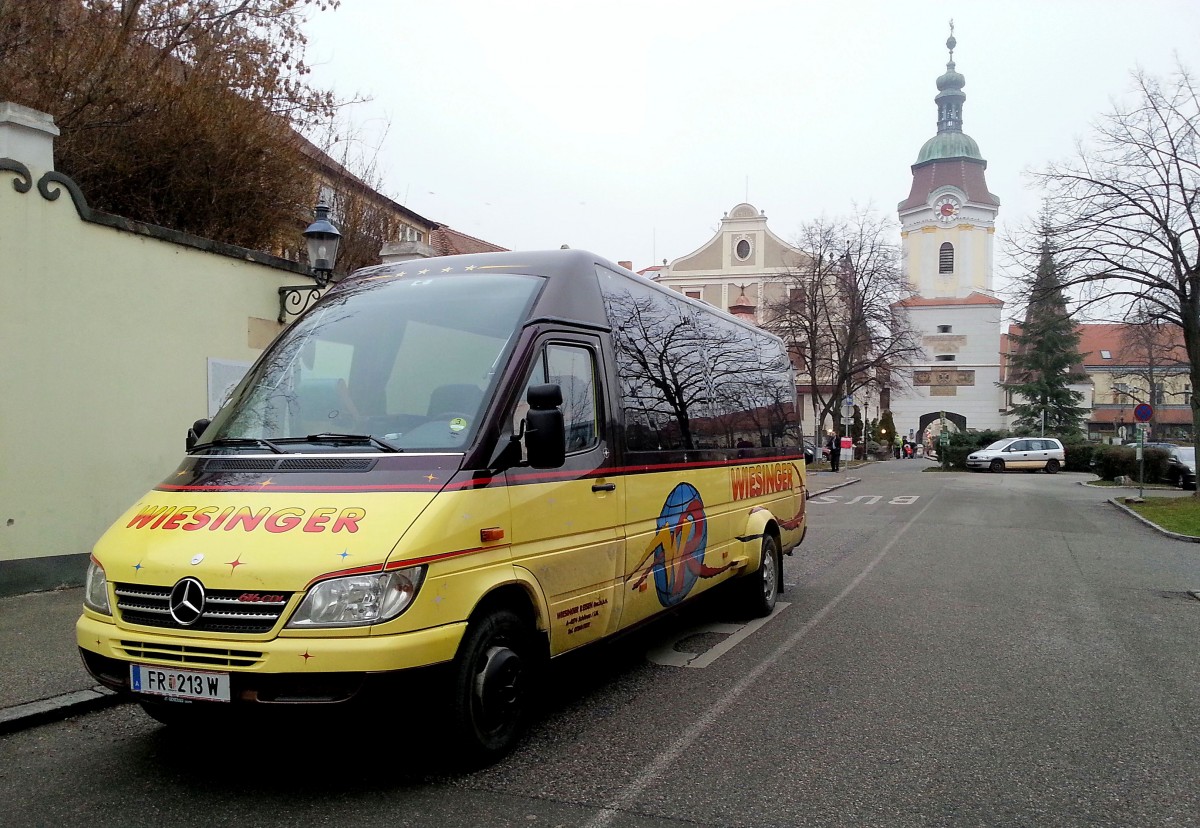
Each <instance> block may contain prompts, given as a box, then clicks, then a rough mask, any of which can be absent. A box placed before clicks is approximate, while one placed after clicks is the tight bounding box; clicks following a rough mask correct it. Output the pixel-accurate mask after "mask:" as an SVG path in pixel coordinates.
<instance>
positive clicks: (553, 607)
mask: <svg viewBox="0 0 1200 828" xmlns="http://www.w3.org/2000/svg"><path fill="white" fill-rule="evenodd" d="M602 360H603V351H602V349H601V347H600V341H599V339H598V338H596V337H594V336H589V335H583V334H552V335H547V336H545V337H544V338H543V339H542V340H540V342H539V344H538V350H537V356H536V358H535V360H534V363H533V366H532V368H531V370H530V372H529V374H528V376H527V377H526V379H525V385H524V388H525V389H528V387H529V386H531V385H541V384H544V383H555V384H557V385H558V386H559V387H560V388H561V389H562V397H563V403H562V410H563V420H564V423H565V427H566V438H567V455H566V462H565V463H564V465H563V466H562V467H561V468H558V469H533V468H530V467H528V466H517V467H514V468H511V469H509V470H508V471H507V472H506V475H507V478H508V490H509V500H510V504H511V508H512V524H511V525H512V554H513V564H514V565H515V566H517V567H521V568H524V569H526V570H528V571H529V572H530V573H532V575H533V577H534V578H535V579H536V581H537V583H538V584H539V585H540V586H541V589H542V592H543V595H544V596H545V599H546V602H547V604H548V606H549V610H550V648H551V652H552V653H553V654H555V655H557V654H558V653H561V652H565V651H566V650H569V649H571V648H573V647H576V646H579V645H580V644H586V643H588V642H590V641H594V640H596V639H598V638H601V637H603V636H604V635H606V634H608V633H610V632H612V631H613V630H614V629H616V625H617V622H618V620H619V619H620V614H621V607H620V600H621V590H620V589H618V581H619V578H620V576H621V572H622V569H623V567H624V558H625V531H624V520H625V487H624V485H623V481H622V479H621V478H620V477H618V476H616V475H615V474H613V471H614V452H613V451H612V449H611V447H610V444H609V440H610V439H611V435H609V434H608V433H607V424H608V422H609V421H610V417H609V412H608V402H607V399H606V396H605V394H604V387H603V382H604V377H605V375H606V373H605V371H604V370H603V368H604V366H603V364H602ZM526 409H527V405H526V403H525V392H524V391H522V393H521V397H520V399H519V400H518V402H517V405H516V410H515V411H514V412H513V429H514V433H519V431H520V428H521V422H522V418H523V414H524V412H525V410H526Z"/></svg>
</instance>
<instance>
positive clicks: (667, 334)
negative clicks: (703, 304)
mask: <svg viewBox="0 0 1200 828" xmlns="http://www.w3.org/2000/svg"><path fill="white" fill-rule="evenodd" d="M600 275H601V280H600V282H601V288H602V289H603V290H605V298H606V304H607V306H608V312H609V317H610V318H609V323H610V324H611V325H612V337H613V345H614V349H615V351H616V358H617V370H618V374H619V375H620V378H621V388H620V397H621V404H622V408H623V409H624V413H625V430H626V433H625V441H626V445H627V446H628V447H629V448H630V449H633V450H635V451H638V450H643V451H644V450H650V451H653V450H670V449H692V448H698V440H697V438H696V435H694V434H693V430H692V429H693V419H695V418H698V417H703V416H704V414H705V408H706V405H707V403H708V398H709V395H710V391H709V389H710V386H709V381H708V375H707V371H706V370H705V365H704V362H703V353H702V352H701V349H700V347H699V342H698V334H697V331H696V328H695V324H694V319H693V315H692V313H691V308H690V307H689V306H688V305H687V304H686V303H684V302H676V301H673V300H672V299H671V298H670V297H668V296H666V295H665V294H663V293H660V292H659V291H657V290H654V289H653V288H651V287H649V286H643V285H638V284H637V283H635V282H631V281H630V280H627V279H618V278H613V279H611V280H609V279H606V278H604V275H605V274H604V271H603V270H601V272H600ZM614 283H615V284H614Z"/></svg>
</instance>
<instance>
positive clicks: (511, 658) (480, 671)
mask: <svg viewBox="0 0 1200 828" xmlns="http://www.w3.org/2000/svg"><path fill="white" fill-rule="evenodd" d="M477 665H478V668H477V670H476V671H475V678H474V681H473V683H472V687H471V709H472V711H473V713H474V719H475V724H476V726H477V727H478V728H479V730H480V732H481V733H483V734H485V735H488V736H494V735H498V734H502V733H503V732H504V731H507V730H509V729H511V728H513V727H515V726H516V725H517V723H518V722H519V721H520V718H521V713H522V709H523V705H524V698H525V681H524V673H525V671H524V666H523V664H522V662H521V656H520V655H519V654H518V653H517V652H515V651H514V650H512V649H510V648H508V647H506V646H504V645H501V644H497V645H495V646H492V647H489V648H488V649H487V650H485V651H484V652H482V653H481V654H480V656H479V659H478V662H477Z"/></svg>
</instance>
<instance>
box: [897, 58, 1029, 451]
mask: <svg viewBox="0 0 1200 828" xmlns="http://www.w3.org/2000/svg"><path fill="white" fill-rule="evenodd" d="M955 45H956V41H955V39H954V36H953V34H952V35H951V37H950V38H949V39H948V40H947V41H946V47H947V48H948V49H949V50H950V60H949V62H948V63H947V64H946V72H945V73H944V74H943V75H941V76H940V77H939V78H938V79H937V89H938V92H937V95H936V96H935V98H934V103H935V104H936V105H937V134H935V135H934V136H933V137H932V138H930V139H929V140H928V141H926V142H925V144H924V146H922V147H921V150H920V152H919V153H918V154H917V160H916V163H914V164H913V165H912V187H911V189H910V191H909V194H908V197H907V198H905V199H904V200H903V201H901V202H900V204H899V206H898V208H897V209H898V214H899V219H900V228H901V233H900V235H901V257H902V267H903V271H904V275H905V277H906V278H907V280H908V282H909V284H910V285H911V286H912V288H913V290H914V291H915V295H914V296H913V297H911V298H909V299H906V300H904V301H902V302H898V303H897V304H896V305H895V306H894V310H895V312H896V313H897V314H904V315H907V317H908V319H909V322H910V324H911V325H912V326H913V328H914V329H915V330H916V331H917V333H918V335H919V337H920V340H921V344H922V347H923V351H924V353H923V354H922V356H921V357H920V361H919V362H915V363H913V364H911V365H901V366H896V367H895V369H894V371H893V373H892V378H891V380H892V383H891V384H892V391H891V394H890V397H891V399H890V401H889V406H890V409H891V411H892V418H893V420H894V421H895V424H896V429H897V432H898V433H899V434H900V436H902V437H907V438H908V439H910V440H917V441H921V442H926V443H929V442H930V441H933V440H935V439H936V437H937V434H938V433H939V431H940V429H941V428H942V423H943V422H945V423H947V425H948V427H949V428H952V429H958V430H965V429H971V430H984V429H1002V428H1006V427H1007V417H1006V415H1005V407H1004V394H1003V392H1002V390H1001V389H1000V388H999V387H998V385H997V383H998V382H999V381H1000V379H1001V374H1000V372H1001V365H1000V353H1001V339H1000V332H1001V312H1002V311H1003V308H1004V302H1003V301H1002V300H1000V299H999V298H997V297H996V295H995V293H994V291H993V288H992V259H993V248H994V239H995V232H996V216H997V214H998V213H999V210H1000V199H998V198H997V197H996V196H995V195H993V194H992V193H991V192H990V191H989V190H988V188H987V180H986V177H985V171H986V170H987V161H986V160H984V158H983V156H982V154H981V153H980V151H979V145H978V144H976V143H975V140H974V139H973V138H971V137H970V136H969V135H967V134H966V133H964V132H963V130H962V127H963V115H962V113H963V103H964V101H965V100H966V95H965V94H964V93H963V91H962V89H963V86H965V85H966V78H964V77H963V75H961V74H960V73H959V72H957V71H956V69H955V64H954V47H955ZM943 418H944V419H943Z"/></svg>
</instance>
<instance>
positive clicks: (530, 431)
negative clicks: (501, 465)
mask: <svg viewBox="0 0 1200 828" xmlns="http://www.w3.org/2000/svg"><path fill="white" fill-rule="evenodd" d="M525 401H526V402H528V403H529V411H527V412H525V453H526V456H527V457H528V458H529V465H530V466H532V467H533V468H535V469H557V468H558V467H559V466H561V465H562V464H563V463H564V462H565V461H566V458H567V431H566V427H565V426H564V425H563V413H562V409H561V408H559V406H560V405H562V389H561V388H559V387H558V386H557V385H534V386H531V387H530V388H529V392H528V393H527V394H526V395H525Z"/></svg>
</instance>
